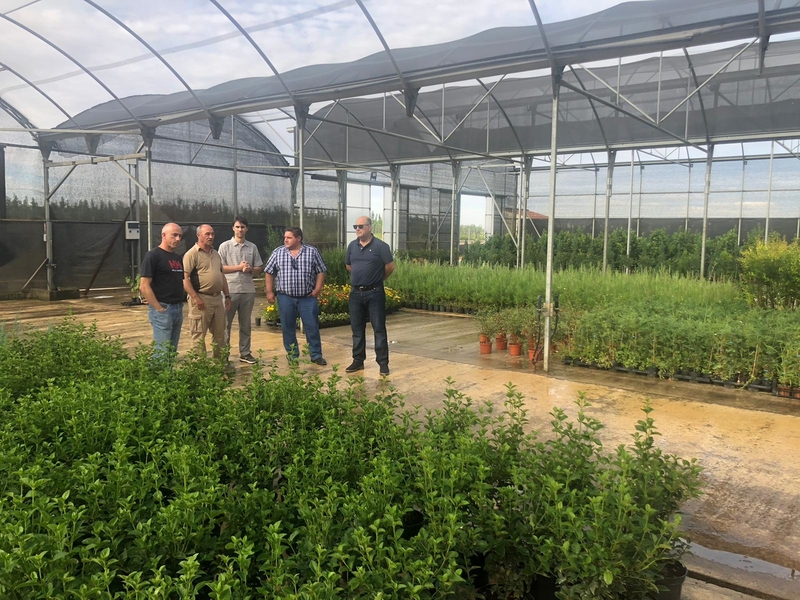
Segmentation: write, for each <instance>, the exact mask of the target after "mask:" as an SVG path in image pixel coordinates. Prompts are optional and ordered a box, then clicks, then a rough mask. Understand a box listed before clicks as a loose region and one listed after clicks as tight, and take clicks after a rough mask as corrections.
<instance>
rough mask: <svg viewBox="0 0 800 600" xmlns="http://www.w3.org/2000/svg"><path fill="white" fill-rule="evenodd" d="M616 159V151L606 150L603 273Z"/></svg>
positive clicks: (606, 257)
mask: <svg viewBox="0 0 800 600" xmlns="http://www.w3.org/2000/svg"><path fill="white" fill-rule="evenodd" d="M616 160H617V151H616V150H609V151H608V166H607V167H606V216H605V225H604V228H603V273H605V272H606V270H607V269H608V214H609V212H610V210H611V189H612V187H613V185H614V163H615V162H616Z"/></svg>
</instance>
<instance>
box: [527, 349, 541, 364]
mask: <svg viewBox="0 0 800 600" xmlns="http://www.w3.org/2000/svg"><path fill="white" fill-rule="evenodd" d="M528 360H529V361H531V362H539V361H540V360H542V349H541V348H539V349H535V348H534V349H531V348H528Z"/></svg>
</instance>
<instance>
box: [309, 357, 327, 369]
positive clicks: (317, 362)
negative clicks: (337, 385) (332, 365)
mask: <svg viewBox="0 0 800 600" xmlns="http://www.w3.org/2000/svg"><path fill="white" fill-rule="evenodd" d="M311 362H312V363H314V364H315V365H319V366H321V367H324V366H325V365H327V364H328V361H327V360H325V359H324V358H322V357H321V356H320V357H319V358H312V359H311Z"/></svg>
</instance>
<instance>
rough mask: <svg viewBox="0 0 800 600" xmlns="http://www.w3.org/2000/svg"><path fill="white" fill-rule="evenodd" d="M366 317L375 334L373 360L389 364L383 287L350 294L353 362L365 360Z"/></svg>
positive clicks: (355, 291)
mask: <svg viewBox="0 0 800 600" xmlns="http://www.w3.org/2000/svg"><path fill="white" fill-rule="evenodd" d="M367 316H369V322H370V323H372V331H373V333H374V334H375V360H376V362H377V363H378V364H379V365H388V364H389V339H388V337H387V336H386V294H385V292H384V291H383V286H381V287H378V288H376V289H374V290H367V291H363V292H362V291H360V290H356V289H353V290H352V291H351V292H350V328H351V329H352V330H353V360H358V361H361V362H364V361H365V360H366V358H367V337H366V334H367Z"/></svg>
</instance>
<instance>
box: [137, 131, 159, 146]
mask: <svg viewBox="0 0 800 600" xmlns="http://www.w3.org/2000/svg"><path fill="white" fill-rule="evenodd" d="M139 132H140V133H141V135H142V141H143V142H144V145H145V147H146V148H148V149H152V148H153V141H154V140H155V138H156V128H155V127H142V128H141V129H140V130H139Z"/></svg>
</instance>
